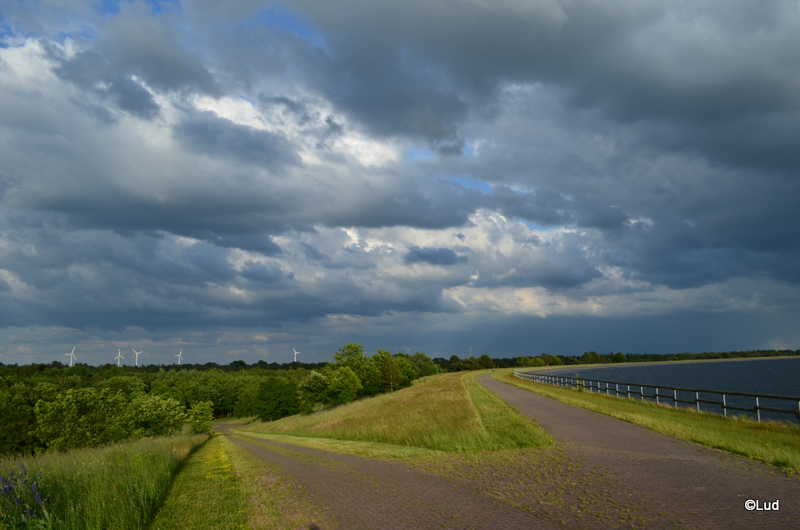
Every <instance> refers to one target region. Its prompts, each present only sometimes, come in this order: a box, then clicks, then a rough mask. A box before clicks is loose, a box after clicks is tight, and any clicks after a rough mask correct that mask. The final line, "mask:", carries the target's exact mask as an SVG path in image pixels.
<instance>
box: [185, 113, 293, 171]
mask: <svg viewBox="0 0 800 530" xmlns="http://www.w3.org/2000/svg"><path fill="white" fill-rule="evenodd" d="M174 134H175V136H176V137H177V138H178V140H179V141H181V142H182V143H183V144H185V145H186V146H187V147H189V148H190V149H192V150H194V151H196V152H198V153H203V154H207V155H210V156H224V157H229V158H231V159H233V160H239V161H243V162H249V163H253V164H259V165H262V166H265V167H274V166H282V165H287V164H289V165H297V164H299V163H300V157H299V156H298V155H297V154H296V153H295V152H294V149H293V147H292V145H291V144H290V143H289V142H288V141H287V140H286V139H285V138H283V137H282V136H280V135H277V134H274V133H271V132H269V131H262V130H257V129H253V128H251V127H247V126H244V125H237V124H235V123H233V122H231V121H228V120H225V119H221V118H219V117H217V116H216V115H215V114H213V113H210V112H201V113H197V114H194V115H192V116H191V117H188V118H186V119H185V120H183V121H182V122H181V123H179V124H178V125H176V126H175V128H174Z"/></svg>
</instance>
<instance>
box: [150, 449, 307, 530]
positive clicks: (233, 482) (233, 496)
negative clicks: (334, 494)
mask: <svg viewBox="0 0 800 530" xmlns="http://www.w3.org/2000/svg"><path fill="white" fill-rule="evenodd" d="M322 519H323V516H322V515H321V514H320V511H319V510H318V509H317V508H315V507H314V506H313V505H312V504H311V503H310V502H308V500H307V499H306V495H305V494H304V491H303V489H302V487H300V486H299V485H298V484H296V483H295V482H293V481H292V479H291V478H289V477H287V476H286V475H285V474H284V473H283V472H282V471H281V470H280V469H279V468H278V467H277V466H275V465H272V464H270V463H268V462H266V461H264V460H263V459H261V458H258V457H256V456H255V455H253V454H252V453H249V452H248V451H246V450H244V449H242V448H241V447H239V446H238V445H236V444H235V443H233V442H232V441H231V440H230V439H229V438H228V437H226V436H223V435H219V434H217V435H214V436H213V437H212V438H211V439H210V440H209V441H208V443H206V444H205V445H204V446H203V447H202V448H200V449H199V450H198V451H197V452H195V453H194V455H192V456H191V457H190V458H189V459H188V460H187V462H186V464H185V465H184V468H183V470H182V471H181V473H180V474H179V475H178V476H177V478H176V479H175V482H174V483H173V485H172V488H171V489H170V493H169V496H168V497H167V499H166V501H165V502H164V506H163V507H162V509H161V511H160V512H159V513H158V516H157V517H156V518H155V520H154V521H153V523H152V524H151V525H150V527H149V528H150V530H170V529H184V528H192V529H198V530H204V529H207V530H216V529H237V528H251V529H252V528H255V529H259V530H261V529H263V530H290V529H296V528H309V527H310V526H311V521H317V522H319V521H320V520H322Z"/></svg>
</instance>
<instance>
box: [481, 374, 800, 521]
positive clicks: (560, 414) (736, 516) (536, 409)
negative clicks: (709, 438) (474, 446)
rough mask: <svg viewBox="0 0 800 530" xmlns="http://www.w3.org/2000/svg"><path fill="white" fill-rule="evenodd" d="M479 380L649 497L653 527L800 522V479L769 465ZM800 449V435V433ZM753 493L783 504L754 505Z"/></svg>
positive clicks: (584, 458) (570, 450) (583, 460)
mask: <svg viewBox="0 0 800 530" xmlns="http://www.w3.org/2000/svg"><path fill="white" fill-rule="evenodd" d="M477 380H478V381H479V382H480V383H481V384H482V385H483V386H484V387H486V388H487V389H489V390H491V391H492V392H494V393H495V394H497V395H498V396H499V397H501V398H502V399H503V400H505V401H506V402H507V403H509V404H510V405H512V406H513V407H515V408H516V409H517V410H518V411H519V412H520V413H521V414H523V415H525V416H528V417H530V418H533V419H535V420H536V421H537V423H538V424H539V425H540V426H541V427H542V428H544V429H545V430H546V431H547V432H549V433H550V434H551V435H552V436H553V437H555V438H556V439H557V440H558V441H559V442H560V443H561V444H562V445H563V446H564V447H565V449H566V454H567V456H568V457H569V458H570V459H572V460H573V461H576V462H578V463H579V464H580V465H582V466H583V467H585V468H592V469H599V470H607V473H609V474H610V475H611V476H613V477H614V481H615V482H616V485H617V487H618V488H619V490H620V491H629V492H632V493H633V494H635V495H639V496H643V497H645V506H646V507H647V509H648V512H649V516H647V517H646V519H645V521H646V527H647V528H702V529H708V530H712V529H725V530H728V529H749V528H752V529H760V530H766V529H782V528H786V529H797V528H800V480H798V479H797V477H786V476H784V475H782V474H780V473H779V472H776V471H775V470H774V469H773V468H770V467H769V466H766V465H763V464H759V463H757V462H752V461H749V460H745V459H743V458H740V457H736V456H733V455H730V454H728V453H724V452H722V451H718V450H715V449H710V448H706V447H703V446H700V445H698V444H693V443H690V442H684V441H681V440H677V439H674V438H670V437H668V436H664V435H661V434H658V433H655V432H653V431H649V430H647V429H644V428H643V427H639V426H637V425H634V424H631V423H627V422H624V421H621V420H617V419H614V418H611V417H608V416H604V415H602V414H598V413H595V412H591V411H588V410H585V409H581V408H578V407H573V406H570V405H565V404H563V403H560V402H558V401H556V400H554V399H550V398H547V397H544V396H541V395H539V394H536V393H534V392H531V391H528V390H525V389H522V388H518V387H515V386H512V385H509V384H506V383H503V382H500V381H497V380H495V379H492V377H491V375H490V374H484V375H481V376H478V378H477ZM798 450H800V440H798ZM748 499H752V500H757V501H760V502H761V503H762V504H763V502H765V501H770V502H774V501H775V500H779V501H780V503H779V510H778V511H755V510H754V511H748V510H746V509H745V501H746V500H748Z"/></svg>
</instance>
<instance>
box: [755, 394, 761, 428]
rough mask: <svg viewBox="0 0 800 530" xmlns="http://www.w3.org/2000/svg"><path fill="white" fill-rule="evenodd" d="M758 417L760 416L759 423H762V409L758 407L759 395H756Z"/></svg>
mask: <svg viewBox="0 0 800 530" xmlns="http://www.w3.org/2000/svg"><path fill="white" fill-rule="evenodd" d="M756 417H757V418H758V423H761V409H760V408H758V396H756Z"/></svg>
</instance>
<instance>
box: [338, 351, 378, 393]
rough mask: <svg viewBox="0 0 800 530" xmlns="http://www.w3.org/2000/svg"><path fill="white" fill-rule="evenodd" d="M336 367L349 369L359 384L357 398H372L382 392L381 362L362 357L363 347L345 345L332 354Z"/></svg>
mask: <svg viewBox="0 0 800 530" xmlns="http://www.w3.org/2000/svg"><path fill="white" fill-rule="evenodd" d="M333 360H334V361H335V364H336V367H337V368H339V367H344V366H346V367H348V368H350V369H351V370H352V371H353V373H354V374H356V377H358V380H359V382H360V384H361V387H360V390H359V393H358V395H359V396H374V395H375V394H378V393H379V392H380V391H381V390H382V384H381V364H382V359H381V360H380V361H381V362H376V360H375V359H374V358H369V357H364V347H363V346H362V345H361V344H357V343H351V344H345V345H344V346H342V347H341V348H339V351H337V352H336V353H334V354H333Z"/></svg>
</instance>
